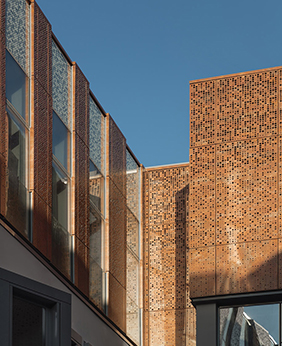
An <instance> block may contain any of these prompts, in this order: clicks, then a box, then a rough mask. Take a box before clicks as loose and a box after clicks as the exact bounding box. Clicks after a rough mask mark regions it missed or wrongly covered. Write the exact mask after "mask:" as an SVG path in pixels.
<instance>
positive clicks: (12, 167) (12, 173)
mask: <svg viewBox="0 0 282 346" xmlns="http://www.w3.org/2000/svg"><path fill="white" fill-rule="evenodd" d="M7 114H8V123H9V127H8V128H9V149H8V172H9V180H8V185H7V214H6V217H7V219H8V220H9V221H10V222H11V223H12V225H13V226H15V227H16V228H17V229H18V230H19V231H20V232H22V233H23V234H24V235H25V236H27V230H28V227H27V226H28V225H27V222H28V217H27V213H28V210H27V208H28V205H27V189H26V174H25V171H26V135H25V132H26V131H25V128H24V127H23V126H22V125H21V124H20V123H19V121H17V120H16V118H15V117H13V115H12V113H11V112H10V111H9V110H7Z"/></svg>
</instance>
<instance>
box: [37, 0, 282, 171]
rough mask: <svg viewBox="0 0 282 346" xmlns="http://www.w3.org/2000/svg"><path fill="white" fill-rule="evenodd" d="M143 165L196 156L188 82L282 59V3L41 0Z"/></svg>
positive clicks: (257, 0) (253, 0)
mask: <svg viewBox="0 0 282 346" xmlns="http://www.w3.org/2000/svg"><path fill="white" fill-rule="evenodd" d="M37 3H38V4H39V6H40V7H41V9H42V10H43V12H44V13H45V15H46V17H47V18H48V20H49V22H50V23H51V25H52V29H53V32H54V33H55V35H56V36H57V38H58V39H59V41H60V43H61V44H62V46H63V47H64V49H65V50H66V52H67V53H68V55H69V56H70V58H71V59H72V60H73V61H76V62H77V63H78V65H79V66H80V68H81V69H82V71H83V72H84V74H85V75H86V77H87V79H88V80H89V82H90V88H91V90H92V91H93V92H94V94H95V96H96V97H97V98H98V100H99V102H100V103H101V104H102V106H103V108H104V109H105V111H106V112H108V113H110V114H111V116H112V117H113V118H114V120H115V122H116V123H117V125H118V126H119V127H120V129H121V131H122V132H123V134H124V135H125V137H126V138H127V143H128V145H129V146H130V148H131V149H132V151H133V152H134V154H135V155H136V157H137V158H138V159H139V161H140V162H141V163H143V164H144V165H145V167H149V166H157V165H165V164H171V163H180V162H187V161H189V81H190V80H194V79H200V78H206V77H213V76H218V75H224V74H230V73H237V72H243V71H249V70H255V69H260V68H266V67H273V66H280V65H282V20H281V13H282V1H281V0H268V1H265V0H264V1H262V0H244V1H243V0H236V1H231V0H214V1H211V0H193V1H192V0H174V1H171V0H170V1H169V0H139V1H137V0H100V1H96V0H81V1H78V0H38V1H37Z"/></svg>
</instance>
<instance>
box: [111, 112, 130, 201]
mask: <svg viewBox="0 0 282 346" xmlns="http://www.w3.org/2000/svg"><path fill="white" fill-rule="evenodd" d="M109 175H110V178H111V180H112V181H113V182H114V183H115V185H116V187H117V188H118V189H119V190H120V192H121V193H122V194H123V196H126V140H125V138H124V136H123V134H122V133H121V131H120V129H119V128H118V127H117V125H116V124H115V122H114V120H113V119H112V118H111V117H109Z"/></svg>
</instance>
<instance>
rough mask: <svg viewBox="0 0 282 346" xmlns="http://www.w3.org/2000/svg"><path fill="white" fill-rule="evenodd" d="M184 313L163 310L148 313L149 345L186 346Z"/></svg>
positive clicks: (182, 311)
mask: <svg viewBox="0 0 282 346" xmlns="http://www.w3.org/2000/svg"><path fill="white" fill-rule="evenodd" d="M185 313H186V311H185V310H182V309H181V310H165V311H151V312H150V313H149V315H150V316H149V319H150V329H149V345H150V346H163V345H171V346H172V345H179V346H185V345H186V333H185V330H186V316H185Z"/></svg>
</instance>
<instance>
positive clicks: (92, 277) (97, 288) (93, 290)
mask: <svg viewBox="0 0 282 346" xmlns="http://www.w3.org/2000/svg"><path fill="white" fill-rule="evenodd" d="M89 266H90V267H89V285H90V287H89V295H90V299H91V300H92V301H93V302H94V304H96V305H97V306H98V307H99V308H100V309H101V310H103V302H102V296H103V270H102V268H101V267H100V265H99V264H98V263H97V262H96V261H95V260H94V258H92V256H90V263H89Z"/></svg>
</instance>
